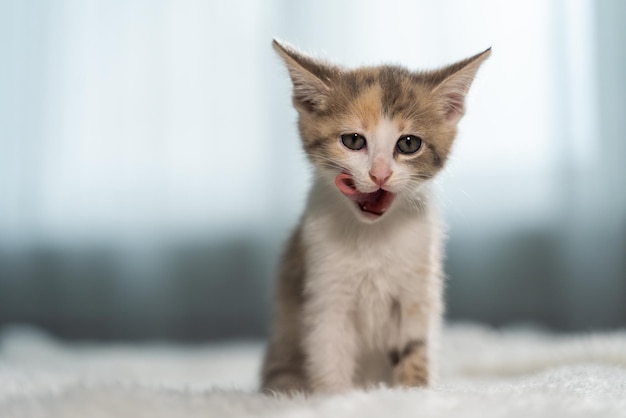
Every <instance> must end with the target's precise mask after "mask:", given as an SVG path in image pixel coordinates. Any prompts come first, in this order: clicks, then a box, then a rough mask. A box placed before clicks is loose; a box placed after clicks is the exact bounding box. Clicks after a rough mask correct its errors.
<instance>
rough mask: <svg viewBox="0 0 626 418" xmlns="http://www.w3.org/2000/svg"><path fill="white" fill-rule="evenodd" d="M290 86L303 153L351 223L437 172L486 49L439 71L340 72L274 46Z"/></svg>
mask: <svg viewBox="0 0 626 418" xmlns="http://www.w3.org/2000/svg"><path fill="white" fill-rule="evenodd" d="M273 46H274V49H275V50H276V51H277V52H278V54H279V55H280V56H281V57H282V58H283V60H284V61H285V63H286V65H287V68H288V70H289V75H290V77H291V80H292V82H293V104H294V106H295V108H296V110H297V111H298V115H299V118H298V127H299V130H300V135H301V137H302V142H303V145H304V150H305V151H306V154H307V156H308V158H309V160H310V161H311V162H312V163H313V164H314V165H315V167H316V169H317V173H318V174H319V175H320V176H322V177H323V178H325V179H326V180H327V181H328V182H329V183H330V184H334V187H335V188H336V191H337V193H338V195H339V196H340V194H339V193H341V194H343V195H344V196H345V197H346V199H345V201H346V203H347V204H348V205H350V206H351V207H352V209H353V210H354V213H355V214H356V216H357V217H358V219H360V220H362V221H365V222H374V221H376V220H378V219H380V218H381V217H383V215H384V214H385V213H387V212H388V211H390V210H392V209H393V207H394V206H397V205H398V203H396V202H398V201H399V200H402V199H409V200H410V199H414V198H415V191H416V190H418V189H419V188H420V187H421V186H422V185H423V184H425V183H426V182H428V181H429V180H430V179H432V178H433V177H434V176H435V175H436V174H437V173H438V172H439V171H440V170H441V169H442V167H443V165H444V164H445V162H446V159H447V157H448V154H449V152H450V148H451V146H452V142H453V140H454V137H455V135H456V128H457V124H458V122H459V120H460V119H461V117H462V116H463V113H464V109H465V108H464V102H465V95H466V94H467V92H468V90H469V88H470V85H471V83H472V80H473V79H474V76H475V74H476V71H477V70H478V67H479V66H480V64H481V63H482V62H483V61H484V60H485V59H486V58H487V57H488V56H489V54H490V49H488V50H486V51H484V52H482V53H480V54H477V55H474V56H473V57H470V58H467V59H465V60H463V61H460V62H457V63H455V64H452V65H450V66H447V67H445V68H442V69H439V70H435V71H427V72H412V71H408V70H406V69H404V68H402V67H396V66H380V67H368V68H359V69H355V70H348V69H344V68H340V67H337V66H335V65H331V64H328V63H326V62H323V61H320V60H317V59H314V58H312V57H310V56H307V55H304V54H302V53H300V52H298V51H297V50H295V49H294V48H292V47H290V46H287V45H284V44H281V43H278V42H277V41H274V43H273Z"/></svg>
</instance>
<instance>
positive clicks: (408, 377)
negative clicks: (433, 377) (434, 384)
mask: <svg viewBox="0 0 626 418" xmlns="http://www.w3.org/2000/svg"><path fill="white" fill-rule="evenodd" d="M390 357H391V361H392V363H394V364H395V366H394V368H393V376H394V382H395V384H396V385H400V386H406V387H423V386H428V381H429V373H428V356H427V350H426V344H425V342H424V341H423V340H413V341H410V342H409V343H408V344H407V345H406V346H405V347H404V349H403V350H402V352H399V351H394V352H392V353H391V354H390Z"/></svg>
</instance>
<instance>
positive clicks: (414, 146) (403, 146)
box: [396, 135, 422, 154]
mask: <svg viewBox="0 0 626 418" xmlns="http://www.w3.org/2000/svg"><path fill="white" fill-rule="evenodd" d="M421 147H422V138H420V137H419V136H415V135H404V136H401V137H400V139H398V142H397V143H396V149H397V150H398V152H400V153H401V154H413V153H415V152H417V150H419V149H420V148H421Z"/></svg>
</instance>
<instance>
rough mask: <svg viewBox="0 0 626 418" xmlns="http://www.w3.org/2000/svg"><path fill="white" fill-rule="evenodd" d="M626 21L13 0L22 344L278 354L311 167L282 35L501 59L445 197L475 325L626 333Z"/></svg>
mask: <svg viewBox="0 0 626 418" xmlns="http://www.w3.org/2000/svg"><path fill="white" fill-rule="evenodd" d="M625 20H626V2H623V1H620V0H604V1H601V2H600V1H597V2H596V1H592V0H572V1H569V0H553V1H545V0H525V1H509V2H501V1H497V0H474V1H472V2H466V1H462V0H458V1H452V0H447V1H432V0H431V1H426V0H419V1H418V0H406V1H401V0H393V1H390V0H386V1H370V2H363V1H357V0H347V1H342V2H335V1H331V0H321V1H316V2H293V1H287V0H266V1H263V2H261V1H239V2H223V1H174V0H171V1H166V0H150V1H148V0H145V1H140V0H115V1H88V0H87V1H86V0H66V1H63V0H58V1H48V0H40V1H37V0H29V1H21V0H0V326H2V325H6V324H14V323H26V324H32V325H36V326H39V327H42V328H44V329H46V330H48V331H50V332H52V333H54V334H56V335H58V336H62V337H65V338H79V339H100V340H106V339H133V340H135V339H152V340H153V339H158V340H163V339H167V340H217V339H226V338H229V339H232V338H237V339H247V338H250V339H251V338H262V337H263V336H265V335H266V330H267V324H268V321H269V313H270V300H271V286H272V284H271V283H272V278H273V274H274V271H275V266H276V262H277V258H278V255H279V253H280V250H281V244H282V242H283V241H284V239H285V238H286V237H287V235H288V233H289V231H290V229H291V228H292V227H293V226H294V225H295V223H296V222H297V219H298V216H299V213H300V211H301V210H302V208H303V205H304V198H305V196H306V191H307V186H308V183H309V173H310V172H309V168H308V166H307V163H306V161H305V158H304V156H303V153H302V151H301V149H300V144H299V139H298V136H297V133H296V129H295V117H296V115H295V111H294V110H293V109H292V108H291V106H290V87H291V86H290V82H289V80H288V77H287V74H286V71H285V69H284V68H283V66H282V63H281V62H280V61H279V59H278V58H277V57H276V56H275V54H274V52H273V51H272V48H271V46H270V43H271V39H272V37H278V38H280V39H283V40H287V41H289V42H291V43H293V44H295V45H297V46H299V47H300V48H302V49H304V50H306V51H310V52H313V53H316V54H317V55H320V56H323V57H326V58H328V59H330V60H332V61H335V62H338V63H342V64H345V65H348V66H356V65H361V64H377V63H400V64H403V65H406V66H409V67H410V68H414V69H426V68H433V67H437V66H440V65H444V64H447V63H451V62H453V61H456V60H459V59H461V58H464V57H466V56H469V55H472V54H474V53H477V52H479V51H482V50H484V49H485V48H487V47H489V46H492V47H493V54H492V57H491V58H490V59H489V61H488V62H487V63H486V64H485V65H484V67H483V68H481V70H480V72H479V74H478V78H477V80H476V82H475V84H474V85H473V87H472V91H471V92H470V96H469V103H468V112H467V115H466V117H465V119H464V120H463V121H462V122H461V125H460V133H459V136H458V138H457V143H456V148H455V150H454V156H453V158H452V160H451V161H450V163H449V164H448V166H447V170H446V172H445V174H443V175H442V176H441V177H440V179H439V181H438V183H437V186H436V187H437V189H438V190H439V196H440V202H439V203H440V206H441V209H442V211H443V213H444V216H445V219H446V221H447V223H448V225H449V232H448V234H449V239H448V245H447V247H448V256H447V259H446V271H447V273H448V276H449V279H448V284H447V292H446V298H447V303H448V312H447V314H448V318H449V320H451V321H459V320H463V321H466V320H470V321H480V322H484V323H488V324H492V325H496V326H505V325H509V324H515V323H520V322H521V323H529V322H530V323H534V324H538V325H541V326H546V327H549V328H551V329H554V330H560V331H580V330H590V329H606V328H615V327H624V325H625V324H626V185H625V182H626V117H624V116H625V115H626V76H625V74H626V48H624V45H626V26H624V24H623V22H624V21H625Z"/></svg>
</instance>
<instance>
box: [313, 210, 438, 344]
mask: <svg viewBox="0 0 626 418" xmlns="http://www.w3.org/2000/svg"><path fill="white" fill-rule="evenodd" d="M365 227H370V225H366V226H365ZM304 232H305V234H304V237H305V241H306V242H305V245H306V247H307V277H306V282H307V286H306V287H307V290H308V291H309V292H310V293H314V294H315V295H316V296H317V297H318V299H319V300H324V301H329V304H331V303H332V304H342V305H344V306H346V307H347V308H349V309H350V310H352V311H353V312H354V314H355V319H356V321H357V323H358V325H359V326H360V328H362V330H363V331H364V333H365V334H368V335H374V334H380V333H381V332H382V333H385V332H388V331H391V328H390V327H389V325H390V320H392V319H393V316H394V311H397V310H398V309H399V304H400V303H401V301H403V300H406V299H407V298H410V297H415V296H416V295H419V294H420V292H421V293H423V288H424V285H425V282H424V277H420V271H424V267H425V266H426V265H427V264H428V262H429V258H430V247H431V244H432V238H433V237H432V231H431V229H430V227H429V224H428V223H426V222H422V221H420V220H413V221H412V222H410V223H408V224H406V225H402V228H399V227H395V228H393V227H390V228H389V229H382V228H379V229H378V230H373V229H372V230H362V231H354V230H353V231H345V233H342V232H344V231H341V230H338V229H337V228H336V227H333V225H329V224H326V223H324V222H320V221H318V222H310V223H309V224H307V223H305V225H304ZM412 295H413V296H412ZM330 301H332V302H330ZM379 336H380V337H382V338H386V337H385V336H382V335H379ZM379 336H377V337H376V338H378V337H379Z"/></svg>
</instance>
